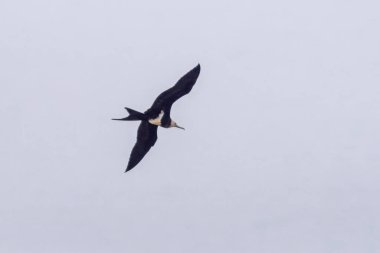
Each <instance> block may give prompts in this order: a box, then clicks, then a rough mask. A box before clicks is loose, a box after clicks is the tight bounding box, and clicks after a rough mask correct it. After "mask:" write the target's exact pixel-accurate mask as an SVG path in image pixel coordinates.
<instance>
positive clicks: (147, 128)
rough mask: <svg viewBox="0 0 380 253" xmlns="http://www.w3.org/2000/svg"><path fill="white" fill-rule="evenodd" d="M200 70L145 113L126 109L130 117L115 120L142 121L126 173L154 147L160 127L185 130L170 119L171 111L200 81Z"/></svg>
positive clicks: (190, 75) (177, 84) (157, 99)
mask: <svg viewBox="0 0 380 253" xmlns="http://www.w3.org/2000/svg"><path fill="white" fill-rule="evenodd" d="M200 69H201V68H200V65H199V64H198V65H197V66H196V67H195V68H193V69H192V70H190V71H189V72H188V73H187V74H185V75H184V76H183V77H182V78H181V79H179V80H178V82H177V83H176V84H175V85H174V86H173V87H171V88H170V89H168V90H166V91H164V92H163V93H161V94H160V95H159V96H158V97H157V98H156V100H155V101H154V102H153V104H152V106H151V107H150V108H149V109H148V110H146V111H145V112H144V113H141V112H138V111H135V110H132V109H130V108H127V107H126V108H125V109H126V110H127V111H128V112H129V116H128V117H126V118H122V119H114V120H125V121H132V120H140V121H141V123H140V126H139V128H138V130H137V141H136V144H135V146H134V147H133V149H132V152H131V156H130V158H129V162H128V166H127V169H126V172H127V171H129V170H131V169H132V168H133V167H135V166H136V165H137V164H138V163H139V162H140V161H141V160H142V158H143V157H144V156H145V154H146V153H148V151H149V150H150V148H151V147H152V146H154V144H155V143H156V141H157V128H158V126H161V127H164V128H170V127H177V128H181V129H184V128H182V127H180V126H178V125H177V123H176V122H175V121H173V120H172V119H171V118H170V110H171V107H172V105H173V103H174V102H175V101H177V100H178V99H179V98H181V97H182V96H184V95H186V94H188V93H189V92H190V91H191V89H192V88H193V86H194V84H195V82H196V81H197V79H198V76H199V73H200Z"/></svg>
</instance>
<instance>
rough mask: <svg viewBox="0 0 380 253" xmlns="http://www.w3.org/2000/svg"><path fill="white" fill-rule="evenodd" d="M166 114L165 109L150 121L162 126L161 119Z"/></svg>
mask: <svg viewBox="0 0 380 253" xmlns="http://www.w3.org/2000/svg"><path fill="white" fill-rule="evenodd" d="M163 116H164V111H161V112H160V114H159V115H158V117H157V118H155V119H150V120H149V123H150V124H153V125H157V126H161V119H162V117H163Z"/></svg>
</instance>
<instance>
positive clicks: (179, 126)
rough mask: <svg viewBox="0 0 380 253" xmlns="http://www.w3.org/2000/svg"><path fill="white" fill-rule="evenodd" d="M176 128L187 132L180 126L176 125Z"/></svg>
mask: <svg viewBox="0 0 380 253" xmlns="http://www.w3.org/2000/svg"><path fill="white" fill-rule="evenodd" d="M175 127H176V128H179V129H182V130H185V128H183V127H180V126H178V125H175Z"/></svg>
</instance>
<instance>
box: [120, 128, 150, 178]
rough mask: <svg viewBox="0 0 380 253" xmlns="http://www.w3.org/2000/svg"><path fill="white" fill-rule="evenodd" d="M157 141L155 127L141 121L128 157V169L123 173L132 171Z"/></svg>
mask: <svg viewBox="0 0 380 253" xmlns="http://www.w3.org/2000/svg"><path fill="white" fill-rule="evenodd" d="M156 141H157V126H156V125H152V124H150V123H149V122H148V121H145V120H143V121H141V124H140V126H139V129H138V130H137V142H136V144H135V146H134V147H133V149H132V152H131V156H130V157H129V162H128V167H127V169H126V171H125V172H127V171H129V170H131V169H133V167H135V166H136V165H137V164H138V163H139V162H140V161H141V160H142V159H143V158H144V156H145V154H146V153H148V151H149V149H150V148H151V147H152V146H153V145H154V144H155V143H156Z"/></svg>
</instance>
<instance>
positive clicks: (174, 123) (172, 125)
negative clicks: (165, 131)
mask: <svg viewBox="0 0 380 253" xmlns="http://www.w3.org/2000/svg"><path fill="white" fill-rule="evenodd" d="M170 127H176V128H180V129H182V130H185V128H183V127H180V126H178V125H177V123H176V122H175V121H174V120H172V121H171V122H170Z"/></svg>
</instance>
